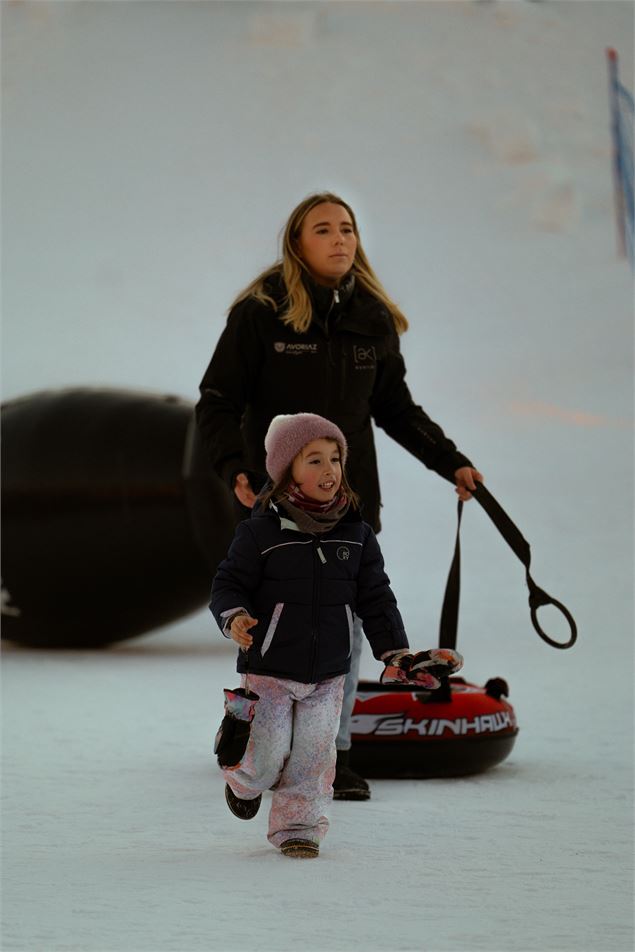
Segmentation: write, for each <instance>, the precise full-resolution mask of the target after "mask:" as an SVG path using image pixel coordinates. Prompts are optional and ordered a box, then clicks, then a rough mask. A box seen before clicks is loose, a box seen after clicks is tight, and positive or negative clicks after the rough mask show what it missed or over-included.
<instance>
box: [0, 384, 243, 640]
mask: <svg viewBox="0 0 635 952" xmlns="http://www.w3.org/2000/svg"><path fill="white" fill-rule="evenodd" d="M2 433H3V457H2V519H3V534H2V621H3V626H2V636H3V638H6V639H9V640H12V641H16V642H20V643H22V644H25V645H29V646H32V647H42V648H63V647H73V648H95V647H99V646H101V645H104V644H107V643H108V642H113V641H119V640H122V639H125V638H130V637H132V636H134V635H140V634H142V633H143V632H147V631H149V630H151V629H153V628H156V627H157V626H160V625H163V624H166V623H168V622H170V621H173V620H175V619H177V618H179V617H180V616H182V615H185V614H187V613H189V612H192V611H194V610H196V609H198V608H200V607H201V606H203V605H204V604H205V603H206V602H207V600H208V597H209V591H210V585H211V579H212V576H213V574H214V571H215V569H216V566H217V565H218V562H219V561H220V559H222V558H223V556H224V555H225V553H226V551H227V547H228V545H229V542H230V541H231V538H232V534H233V527H234V517H233V514H232V500H231V493H230V492H229V490H228V489H227V488H226V487H225V486H224V484H223V483H222V482H221V481H220V480H219V479H218V478H217V477H216V476H215V475H214V474H213V472H212V470H211V467H210V466H209V464H207V463H206V461H205V459H204V457H203V453H202V450H201V447H200V445H199V442H198V437H197V430H196V424H195V421H194V413H193V404H191V403H189V402H187V401H185V400H181V399H179V398H177V397H172V396H163V395H154V394H147V393H139V392H134V391H125V390H107V389H90V388H78V389H68V390H60V391H43V392H40V393H35V394H32V395H29V396H25V397H22V398H19V399H16V400H12V401H10V402H8V403H6V404H4V406H3V407H2Z"/></svg>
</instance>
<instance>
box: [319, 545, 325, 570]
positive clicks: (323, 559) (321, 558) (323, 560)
mask: <svg viewBox="0 0 635 952" xmlns="http://www.w3.org/2000/svg"><path fill="white" fill-rule="evenodd" d="M317 554H318V556H319V557H320V562H321V563H322V565H324V564H325V563H326V556H325V555H324V552H322V547H321V546H320V543H319V542H318V546H317Z"/></svg>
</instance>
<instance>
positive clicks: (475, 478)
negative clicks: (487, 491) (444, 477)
mask: <svg viewBox="0 0 635 952" xmlns="http://www.w3.org/2000/svg"><path fill="white" fill-rule="evenodd" d="M454 481H455V483H456V490H455V492H456V493H457V495H458V497H459V499H460V500H461V502H467V501H468V499H471V498H472V493H473V492H474V490H475V489H476V483H477V482H479V483H484V482H485V479H484V478H483V474H482V473H479V471H478V470H477V469H473V467H472V466H462V467H461V468H460V469H457V470H456V472H455V473H454Z"/></svg>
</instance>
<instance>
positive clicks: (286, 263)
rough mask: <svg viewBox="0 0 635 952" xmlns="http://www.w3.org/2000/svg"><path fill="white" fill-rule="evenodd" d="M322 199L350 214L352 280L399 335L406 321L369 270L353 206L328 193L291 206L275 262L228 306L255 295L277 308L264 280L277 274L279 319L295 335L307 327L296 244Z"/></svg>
mask: <svg viewBox="0 0 635 952" xmlns="http://www.w3.org/2000/svg"><path fill="white" fill-rule="evenodd" d="M326 202H328V203H330V204H333V205H341V206H342V208H345V209H346V211H347V212H348V214H349V215H350V217H351V222H352V224H353V231H354V233H355V237H356V238H357V249H356V251H355V258H354V261H353V267H352V268H351V273H352V274H354V275H355V281H356V283H357V284H358V285H361V287H363V288H365V289H366V290H367V291H369V292H370V294H372V295H373V297H375V298H377V300H379V301H381V303H382V304H383V305H384V307H385V308H386V309H387V310H388V312H389V313H390V315H391V317H392V319H393V321H394V323H395V330H396V331H397V333H398V334H403V332H404V331H407V330H408V320H407V318H406V317H405V315H404V314H403V313H402V312H401V311H400V310H399V308H398V307H397V305H396V304H395V303H394V301H392V300H391V299H390V298H389V297H388V294H387V293H386V291H385V290H384V287H383V285H382V284H381V281H380V280H379V278H378V277H377V275H376V274H375V272H374V271H373V269H372V267H371V265H370V262H369V260H368V258H367V257H366V253H365V251H364V249H363V248H362V243H361V240H360V237H359V230H358V228H357V221H356V220H355V215H354V213H353V209H352V208H351V207H350V206H349V205H347V203H346V202H345V201H343V199H341V198H339V197H338V196H337V195H334V194H333V193H332V192H316V193H315V194H314V195H309V196H308V197H307V198H305V199H304V201H302V202H300V204H299V205H298V206H297V207H296V208H294V210H293V211H292V212H291V214H290V216H289V218H288V221H287V224H286V226H285V229H284V234H283V237H282V257H281V258H280V259H279V260H278V261H276V262H275V264H273V265H271V267H269V268H266V269H265V271H262V272H261V273H260V274H259V275H258V277H257V278H255V279H254V280H253V281H252V282H251V284H249V285H248V286H247V287H246V288H244V290H243V291H241V292H240V294H239V295H238V297H237V298H236V300H235V301H234V302H233V304H232V307H234V306H235V305H236V304H239V303H240V302H241V301H245V300H247V298H255V299H256V300H257V301H261V302H262V303H263V304H266V305H268V306H270V307H273V309H274V310H277V308H278V305H277V302H276V301H274V299H273V298H272V297H271V295H270V294H268V293H267V290H266V287H265V284H266V282H267V279H268V278H270V277H272V276H273V275H281V276H282V278H283V280H284V283H285V286H286V289H287V294H286V298H285V304H286V305H288V306H287V308H286V310H285V312H284V314H283V315H282V321H283V323H285V324H288V325H289V326H290V327H292V328H293V329H294V330H295V331H297V332H298V333H299V334H301V333H304V331H306V330H307V329H308V327H309V324H310V323H311V318H312V307H311V299H310V297H309V293H308V291H307V289H306V287H305V285H304V282H303V281H302V275H303V274H308V269H307V267H306V265H305V263H304V261H303V260H302V258H301V257H300V255H299V254H298V251H297V246H298V240H299V238H300V233H301V231H302V225H303V223H304V219H305V218H306V216H307V215H308V213H309V212H310V211H311V210H312V209H313V208H315V207H316V206H317V205H323V204H325V203H326Z"/></svg>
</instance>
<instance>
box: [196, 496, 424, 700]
mask: <svg viewBox="0 0 635 952" xmlns="http://www.w3.org/2000/svg"><path fill="white" fill-rule="evenodd" d="M239 608H242V609H244V610H245V611H246V612H247V613H248V614H249V615H251V616H252V617H253V618H257V619H258V624H257V625H255V626H254V627H253V628H251V629H250V634H251V635H252V636H253V639H254V640H253V644H252V646H251V648H250V649H249V651H248V652H247V655H245V652H243V651H240V652H239V657H238V664H237V670H238V671H240V672H245V671H247V670H249V672H250V673H252V674H266V675H270V676H272V677H279V678H289V679H291V680H293V681H302V682H304V683H306V684H315V683H317V682H319V681H325V680H326V679H327V678H334V677H336V676H337V675H340V674H346V673H347V672H348V670H349V668H350V657H351V647H352V637H353V616H354V615H355V614H356V615H358V616H359V617H360V618H361V619H362V622H363V626H364V632H365V634H366V637H367V638H368V640H369V642H370V644H371V647H372V649H373V654H374V656H375V657H376V658H380V657H381V655H382V654H383V653H384V652H386V651H390V650H392V649H398V648H407V647H408V639H407V638H406V634H405V632H404V628H403V622H402V620H401V615H400V614H399V609H398V608H397V603H396V600H395V596H394V595H393V593H392V590H391V588H390V580H389V578H388V576H387V575H386V572H385V571H384V561H383V558H382V555H381V551H380V549H379V545H378V542H377V539H376V537H375V533H374V532H373V530H372V529H371V527H370V526H369V525H368V524H367V523H365V522H362V520H361V518H360V516H359V514H358V513H356V512H353V513H350V514H348V515H346V516H344V517H343V518H342V519H341V520H340V521H339V522H338V524H337V525H336V526H335V528H334V529H331V530H330V531H329V532H326V533H324V534H320V535H319V536H317V535H310V534H308V533H305V532H301V531H300V530H299V529H298V528H297V526H296V525H295V523H294V522H293V521H292V520H290V519H288V518H287V516H286V514H285V512H284V509H283V507H282V506H281V505H280V504H278V505H277V507H273V506H272V507H271V508H269V509H268V510H266V511H265V512H258V513H254V514H253V515H252V516H251V518H250V519H246V520H245V521H244V522H241V523H240V524H239V525H238V527H237V529H236V534H235V536H234V540H233V542H232V544H231V546H230V549H229V552H228V554H227V558H226V559H224V561H223V562H221V564H220V566H219V568H218V571H217V573H216V576H215V578H214V583H213V586H212V597H211V602H210V609H211V610H212V612H213V614H214V617H215V619H216V622H217V623H218V625H219V626H220V628H221V630H223V627H224V625H225V623H226V621H228V619H229V618H230V617H231V616H232V615H233V614H234V613H235V611H236V609H239Z"/></svg>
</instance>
